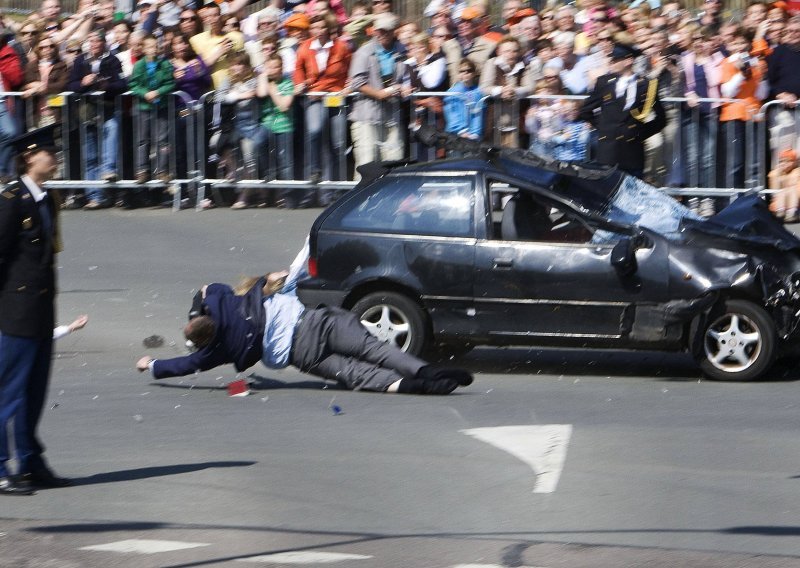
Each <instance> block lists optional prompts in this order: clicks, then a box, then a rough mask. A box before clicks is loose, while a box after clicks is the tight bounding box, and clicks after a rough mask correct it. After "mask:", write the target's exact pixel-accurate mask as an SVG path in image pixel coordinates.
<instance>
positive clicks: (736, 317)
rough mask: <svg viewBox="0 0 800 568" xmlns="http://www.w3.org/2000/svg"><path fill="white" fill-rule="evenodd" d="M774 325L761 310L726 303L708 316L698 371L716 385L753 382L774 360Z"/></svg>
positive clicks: (739, 302)
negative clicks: (731, 382) (716, 381)
mask: <svg viewBox="0 0 800 568" xmlns="http://www.w3.org/2000/svg"><path fill="white" fill-rule="evenodd" d="M776 337H777V335H776V332H775V324H774V323H773V321H772V318H770V316H769V314H767V313H766V312H765V311H764V310H763V309H762V308H760V307H759V306H757V305H755V304H753V303H751V302H747V301H744V300H727V301H726V302H725V303H724V304H723V306H722V309H721V310H715V311H712V312H711V315H710V317H709V319H708V325H707V326H706V327H705V330H704V331H703V350H702V352H701V353H700V368H701V369H702V370H703V372H704V373H705V374H706V375H707V376H708V377H709V378H711V379H715V380H718V381H752V380H754V379H756V378H758V377H760V376H761V375H762V374H764V373H765V372H766V371H767V370H768V369H769V368H770V366H771V365H772V363H773V361H774V360H775V354H776V343H777V339H776Z"/></svg>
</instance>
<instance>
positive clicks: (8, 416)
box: [0, 334, 53, 477]
mask: <svg viewBox="0 0 800 568" xmlns="http://www.w3.org/2000/svg"><path fill="white" fill-rule="evenodd" d="M52 350H53V338H52V337H47V338H41V339H35V338H28V337H16V336H12V335H3V334H0V477H6V476H7V475H8V474H9V472H8V471H7V470H6V469H5V462H6V461H7V460H8V459H9V458H10V452H9V426H10V425H11V424H12V422H13V427H14V444H15V446H16V454H17V461H18V462H19V473H29V472H30V471H33V470H37V469H41V468H43V467H44V461H43V460H42V452H44V447H43V446H42V444H41V442H40V441H39V440H38V438H37V436H36V430H37V427H38V425H39V418H40V417H41V415H42V408H43V406H44V401H45V398H46V396H47V383H48V379H49V377H50V358H51V354H52Z"/></svg>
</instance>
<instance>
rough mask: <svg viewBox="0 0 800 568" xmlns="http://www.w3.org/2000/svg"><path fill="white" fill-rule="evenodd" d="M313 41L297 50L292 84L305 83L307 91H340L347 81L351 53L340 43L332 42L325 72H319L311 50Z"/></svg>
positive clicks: (303, 44)
mask: <svg viewBox="0 0 800 568" xmlns="http://www.w3.org/2000/svg"><path fill="white" fill-rule="evenodd" d="M313 41H314V40H313V39H307V40H306V41H304V42H303V43H302V44H300V47H299V48H298V49H297V62H296V63H295V67H294V84H295V85H299V84H300V83H306V84H307V89H306V90H308V91H333V92H336V91H341V90H342V89H344V84H345V82H346V81H347V72H348V70H349V69H350V58H351V56H352V53H351V52H350V48H349V47H347V44H345V43H344V42H342V41H339V40H333V47H331V49H330V51H329V52H328V63H327V65H326V66H325V71H323V72H322V73H320V72H319V67H317V58H316V52H315V51H314V50H313V49H311V43H312V42H313Z"/></svg>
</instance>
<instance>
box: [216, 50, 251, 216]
mask: <svg viewBox="0 0 800 568" xmlns="http://www.w3.org/2000/svg"><path fill="white" fill-rule="evenodd" d="M256 87H257V82H256V78H255V75H254V73H253V67H252V66H251V65H250V56H249V55H247V53H246V52H244V51H240V52H237V53H236V54H234V56H233V57H232V59H231V68H230V74H229V76H228V78H226V79H225V80H224V81H223V84H222V87H221V88H220V93H219V95H220V97H221V98H222V101H223V103H225V104H229V105H232V106H233V111H234V118H233V140H232V143H233V147H234V148H236V147H239V148H240V149H241V152H242V162H243V169H242V172H243V175H244V177H245V178H247V179H255V178H256V177H257V176H258V162H257V155H256V141H257V140H258V101H257V100H256ZM222 160H223V163H224V164H225V167H226V170H227V175H226V177H227V178H228V179H237V178H238V177H240V176H237V175H236V174H237V172H238V171H239V168H238V167H237V161H236V157H235V156H233V155H232V154H231V152H230V150H228V151H226V152H225V154H224V155H223V158H222ZM249 198H250V192H249V191H248V190H243V191H241V192H240V193H239V197H238V199H237V200H236V202H235V203H234V204H233V206H232V208H233V209H244V208H245V207H248V206H249V205H250V203H249V200H250V199H249Z"/></svg>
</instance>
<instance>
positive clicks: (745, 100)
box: [719, 58, 761, 122]
mask: <svg viewBox="0 0 800 568" xmlns="http://www.w3.org/2000/svg"><path fill="white" fill-rule="evenodd" d="M751 69H752V74H751V75H750V78H749V79H746V80H745V81H744V82H743V83H742V85H741V86H740V87H739V92H738V93H737V94H736V96H735V97H733V98H735V99H740V100H741V102H735V103H724V104H723V105H722V110H721V111H720V115H719V119H720V121H723V122H724V121H728V120H750V119H752V118H755V116H756V114H758V110H759V109H760V108H761V101H760V100H759V99H757V98H756V89H758V84H759V83H760V82H761V69H760V66H759V65H754V66H753V67H752V68H751ZM738 73H739V69H738V68H737V67H736V66H735V65H734V64H733V63H731V62H730V58H728V59H725V60H723V61H722V65H721V66H720V85H723V84H725V83H727V82H728V81H730V80H731V79H732V78H733V77H734V76H735V75H737V74H738Z"/></svg>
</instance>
